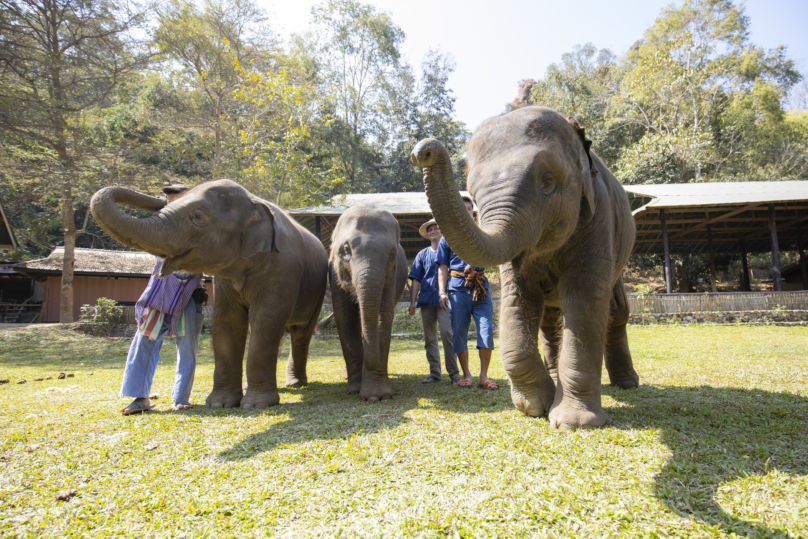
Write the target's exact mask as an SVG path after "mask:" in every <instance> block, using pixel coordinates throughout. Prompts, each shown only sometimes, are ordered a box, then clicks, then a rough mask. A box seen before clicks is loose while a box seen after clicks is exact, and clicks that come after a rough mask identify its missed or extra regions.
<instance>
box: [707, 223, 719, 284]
mask: <svg viewBox="0 0 808 539" xmlns="http://www.w3.org/2000/svg"><path fill="white" fill-rule="evenodd" d="M707 246H708V247H709V249H710V289H711V290H712V291H713V292H718V287H717V286H716V282H715V251H714V250H713V232H712V230H711V227H710V225H707Z"/></svg>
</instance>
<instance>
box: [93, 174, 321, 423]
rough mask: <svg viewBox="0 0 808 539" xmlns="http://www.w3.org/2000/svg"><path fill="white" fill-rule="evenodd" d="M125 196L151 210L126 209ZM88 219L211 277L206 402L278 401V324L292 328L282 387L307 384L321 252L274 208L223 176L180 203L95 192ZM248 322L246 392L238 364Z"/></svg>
mask: <svg viewBox="0 0 808 539" xmlns="http://www.w3.org/2000/svg"><path fill="white" fill-rule="evenodd" d="M118 204H127V205H129V206H133V207H136V208H141V209H145V210H150V211H153V212H157V213H154V214H153V215H151V216H150V217H147V218H143V219H135V218H132V217H130V216H128V215H126V214H125V213H123V212H122V211H121V210H120V208H118ZM90 209H91V211H92V213H93V216H94V217H95V220H96V221H97V222H98V224H99V225H101V227H102V228H103V229H104V230H105V231H106V232H107V233H109V235H110V236H112V237H113V238H115V239H116V240H118V241H120V242H121V243H123V244H125V245H129V246H130V247H134V248H136V249H140V250H143V251H146V252H148V253H151V254H153V255H156V256H162V257H165V262H164V263H163V266H162V268H161V271H160V274H161V275H168V274H170V273H172V272H174V271H177V270H183V271H187V272H191V273H208V274H212V275H213V276H214V291H215V298H216V299H215V302H214V306H213V320H212V324H211V333H212V335H213V353H214V361H215V368H214V373H213V390H212V391H211V393H210V395H208V397H207V400H206V405H207V406H208V407H209V408H223V407H224V408H231V407H234V406H239V405H240V406H241V407H242V408H253V407H255V408H263V407H266V406H272V405H275V404H278V403H279V401H280V397H279V395H278V388H277V381H276V368H277V362H278V348H279V346H280V341H281V338H282V337H283V333H284V331H287V332H288V333H289V334H290V336H291V352H290V355H289V360H288V362H287V368H286V385H287V386H291V387H299V386H302V385H305V384H306V383H307V376H306V362H307V360H308V354H309V344H310V342H311V336H312V334H313V333H314V328H315V326H316V325H317V319H318V318H319V315H320V309H321V307H322V304H323V298H324V296H325V290H326V283H327V281H326V276H327V274H328V253H327V252H326V250H325V247H324V246H323V244H322V243H321V242H320V240H318V239H317V238H316V237H315V236H314V235H313V234H312V233H310V232H309V231H308V230H306V229H305V228H303V227H302V226H301V225H300V224H298V223H297V222H296V221H295V220H294V219H292V218H291V217H289V215H287V214H286V213H285V212H284V211H283V210H282V209H281V208H279V207H278V206H276V205H274V204H271V203H269V202H267V201H265V200H262V199H260V198H257V197H255V196H253V195H252V194H251V193H250V192H249V191H247V190H246V189H244V188H243V187H242V186H240V185H238V184H237V183H235V182H233V181H230V180H215V181H207V182H204V183H201V184H199V185H197V186H195V187H193V188H191V190H189V191H188V192H187V194H186V195H184V196H183V197H182V198H181V199H179V200H178V201H176V202H174V203H172V204H170V205H168V206H166V205H165V200H163V199H160V198H153V197H151V196H148V195H145V194H142V193H138V192H135V191H131V190H129V189H124V188H121V187H106V188H104V189H101V190H100V191H98V192H97V193H96V194H95V195H94V196H93V198H92V201H91V203H90ZM248 327H249V328H250V330H251V331H250V333H251V338H250V347H249V351H248V353H247V390H246V394H243V393H242V362H243V358H244V349H245V346H246V341H247V332H248Z"/></svg>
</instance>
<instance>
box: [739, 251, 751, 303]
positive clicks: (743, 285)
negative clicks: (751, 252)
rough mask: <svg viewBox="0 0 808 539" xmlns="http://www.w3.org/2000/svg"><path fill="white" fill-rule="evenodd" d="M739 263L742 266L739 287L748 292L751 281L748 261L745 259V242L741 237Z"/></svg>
mask: <svg viewBox="0 0 808 539" xmlns="http://www.w3.org/2000/svg"><path fill="white" fill-rule="evenodd" d="M741 265H742V266H743V277H742V279H741V280H742V281H743V282H742V283H741V288H742V289H743V290H744V292H749V291H751V290H752V283H750V282H749V262H748V261H747V253H746V242H744V241H743V238H741Z"/></svg>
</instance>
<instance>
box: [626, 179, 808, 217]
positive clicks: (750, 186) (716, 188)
mask: <svg viewBox="0 0 808 539" xmlns="http://www.w3.org/2000/svg"><path fill="white" fill-rule="evenodd" d="M623 188H624V189H625V190H626V191H627V192H631V193H634V194H637V195H645V196H647V197H653V200H651V201H650V202H648V204H646V206H645V207H644V208H652V207H653V208H676V207H682V206H725V205H730V204H752V203H761V204H765V203H767V202H787V201H796V200H808V181H796V182H778V181H773V182H711V183H678V184H676V183H674V184H651V185H624V186H623ZM642 209H643V208H639V209H638V210H636V211H635V213H638V212H639V211H640V210H642Z"/></svg>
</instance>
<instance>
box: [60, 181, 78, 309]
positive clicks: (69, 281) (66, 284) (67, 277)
mask: <svg viewBox="0 0 808 539" xmlns="http://www.w3.org/2000/svg"><path fill="white" fill-rule="evenodd" d="M63 174H64V176H63V179H62V230H63V232H64V236H65V252H64V258H63V259H62V287H61V290H62V294H61V301H60V307H59V323H61V324H70V323H71V322H73V321H74V320H73V266H74V264H75V260H76V255H75V249H76V221H75V218H74V217H73V189H72V186H71V185H70V179H69V178H70V176H69V172H67V171H65V172H63Z"/></svg>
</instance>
